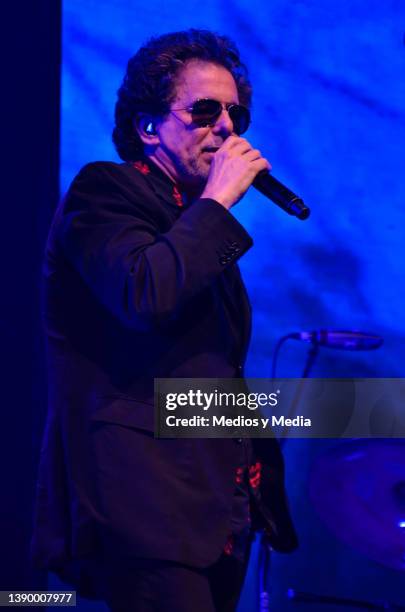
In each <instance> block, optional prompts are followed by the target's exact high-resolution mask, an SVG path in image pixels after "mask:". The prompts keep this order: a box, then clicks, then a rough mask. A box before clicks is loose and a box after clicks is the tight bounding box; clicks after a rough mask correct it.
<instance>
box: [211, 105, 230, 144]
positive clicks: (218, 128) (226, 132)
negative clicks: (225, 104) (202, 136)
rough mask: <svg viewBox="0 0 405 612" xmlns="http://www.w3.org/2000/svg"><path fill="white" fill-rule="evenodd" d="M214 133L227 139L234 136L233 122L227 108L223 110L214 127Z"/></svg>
mask: <svg viewBox="0 0 405 612" xmlns="http://www.w3.org/2000/svg"><path fill="white" fill-rule="evenodd" d="M212 131H213V132H214V133H215V134H220V135H221V136H225V137H228V136H230V135H231V134H233V121H232V119H231V118H230V116H229V113H228V111H227V110H226V108H223V109H222V112H221V114H220V115H219V117H218V119H217V120H216V122H215V123H214V125H213V126H212Z"/></svg>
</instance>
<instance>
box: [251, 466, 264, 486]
mask: <svg viewBox="0 0 405 612" xmlns="http://www.w3.org/2000/svg"><path fill="white" fill-rule="evenodd" d="M261 475H262V464H261V463H260V462H259V461H257V462H256V463H255V464H254V465H251V466H250V467H249V482H250V486H251V487H252V489H257V487H258V486H259V485H260V478H261Z"/></svg>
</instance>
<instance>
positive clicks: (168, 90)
mask: <svg viewBox="0 0 405 612" xmlns="http://www.w3.org/2000/svg"><path fill="white" fill-rule="evenodd" d="M192 59H197V60H201V61H206V62H212V63H214V64H219V65H220V66H224V68H226V69H227V70H229V72H230V73H231V74H232V76H233V78H234V79H235V83H236V86H237V89H238V94H239V100H240V103H241V104H244V105H245V106H248V107H249V106H250V103H251V96H252V88H251V85H250V82H249V78H248V74H247V69H246V67H245V65H244V64H243V63H242V62H241V60H240V56H239V51H238V49H237V47H236V45H235V44H234V43H233V42H232V41H231V40H230V39H229V38H227V37H226V36H220V35H219V34H215V33H214V32H210V31H208V30H196V29H190V30H185V31H183V32H172V33H170V34H164V35H163V36H159V37H157V38H151V39H150V40H149V41H148V42H147V43H146V44H145V45H144V46H143V47H141V48H140V49H139V51H138V52H137V53H135V55H134V56H133V57H131V59H130V60H129V62H128V66H127V72H126V74H125V77H124V80H123V83H122V85H121V87H120V88H119V90H118V100H117V103H116V105H115V126H114V131H113V142H114V144H115V147H116V149H117V151H118V155H119V156H120V157H121V159H123V160H125V161H133V160H135V159H137V158H138V157H139V156H140V154H142V151H143V143H142V141H141V139H140V138H139V136H138V134H137V133H136V129H135V127H134V118H135V117H136V115H137V113H139V112H147V113H150V114H151V115H155V116H160V117H164V116H165V115H167V113H168V112H169V110H170V104H171V102H172V101H173V99H174V98H175V94H176V92H175V85H176V77H177V75H178V73H179V72H180V71H181V69H182V68H183V67H184V66H185V64H186V63H187V62H188V61H189V60H192Z"/></svg>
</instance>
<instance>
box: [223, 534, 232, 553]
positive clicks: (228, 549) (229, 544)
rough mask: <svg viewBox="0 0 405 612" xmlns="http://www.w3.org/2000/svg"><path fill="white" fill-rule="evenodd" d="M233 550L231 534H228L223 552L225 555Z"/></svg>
mask: <svg viewBox="0 0 405 612" xmlns="http://www.w3.org/2000/svg"><path fill="white" fill-rule="evenodd" d="M232 551H233V535H232V534H231V535H229V536H228V539H227V541H226V544H225V546H224V554H225V555H231V554H232Z"/></svg>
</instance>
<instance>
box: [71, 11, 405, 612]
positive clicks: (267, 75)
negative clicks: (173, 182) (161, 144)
mask: <svg viewBox="0 0 405 612" xmlns="http://www.w3.org/2000/svg"><path fill="white" fill-rule="evenodd" d="M401 13H402V15H401ZM404 13H405V11H404V4H403V3H401V2H399V1H396V0H386V1H385V2H377V1H375V0H368V1H367V2H364V0H350V1H349V0H342V1H341V2H332V1H331V0H326V1H323V0H296V1H290V2H285V1H283V0H272V1H271V2H266V1H265V0H250V1H249V2H248V1H247V0H233V2H232V3H225V2H221V1H220V0H205V1H204V2H203V3H200V2H195V1H194V0H191V1H189V2H187V3H185V2H180V1H179V0H166V1H165V2H164V3H160V2H156V1H154V0H151V1H149V2H145V3H144V2H139V1H138V0H114V1H113V0H98V1H97V2H96V1H95V0H94V1H93V0H66V2H65V4H64V14H63V77H62V133H61V137H62V149H61V158H62V164H61V187H62V191H65V190H66V188H67V187H68V185H69V183H70V181H71V180H72V178H73V176H74V175H75V174H76V172H77V171H78V170H79V168H80V167H81V166H82V165H83V164H85V163H87V162H88V161H93V160H100V159H113V160H118V157H117V155H116V153H115V151H114V148H113V145H112V142H111V131H112V127H113V109H114V104H115V97H116V90H117V89H118V86H119V85H120V82H121V80H122V77H123V74H124V71H125V66H126V62H127V60H128V58H129V56H130V55H132V54H133V53H134V52H135V51H136V50H137V48H138V47H139V46H140V45H141V44H142V42H144V41H145V40H146V39H147V38H149V37H150V36H152V35H156V34H160V33H163V32H167V31H172V30H179V29H185V28H189V27H206V28H209V29H213V30H216V31H218V32H220V33H225V34H228V35H229V36H231V37H232V38H233V39H235V40H236V42H237V43H238V46H239V48H240V51H241V54H242V57H243V58H244V60H245V62H246V64H247V65H248V67H249V69H250V75H251V80H252V83H253V87H254V98H253V123H252V126H251V128H250V130H249V131H248V133H247V135H246V136H247V138H248V139H249V140H250V141H251V142H252V143H254V144H255V146H257V147H258V148H260V149H261V151H262V152H263V154H264V155H265V156H266V157H268V159H269V160H270V161H271V163H272V165H273V173H274V175H275V176H276V177H277V178H279V179H280V180H281V181H283V182H285V184H286V185H288V186H289V187H290V188H292V189H293V190H295V191H296V192H297V193H298V194H300V195H301V196H302V197H303V198H304V200H305V202H306V203H308V204H309V205H310V207H311V208H312V215H311V217H310V219H309V220H308V221H307V222H304V223H303V222H300V221H298V220H296V219H293V218H292V217H289V216H288V215H286V214H285V213H284V212H282V211H281V210H280V209H278V208H277V207H276V206H274V205H273V204H271V203H269V202H268V201H267V200H265V199H264V198H263V197H262V196H261V195H259V194H257V193H256V192H253V191H249V193H248V195H247V196H246V197H245V199H244V200H243V201H242V202H241V203H240V204H239V205H238V206H237V207H235V209H234V212H235V215H236V216H237V217H238V219H239V220H240V221H241V222H242V223H243V225H244V226H245V227H246V228H247V230H248V231H249V232H250V234H251V235H252V237H253V238H254V242H255V247H254V248H253V249H251V251H250V252H249V253H248V254H247V255H246V256H245V257H244V258H243V259H242V261H241V268H242V272H243V275H244V278H245V281H246V285H247V287H248V291H249V294H250V296H251V301H252V306H253V312H254V325H253V335H252V342H251V349H250V353H249V358H248V367H247V374H248V375H250V376H255V377H259V376H269V375H270V362H271V354H272V351H273V348H274V346H275V343H276V341H277V340H278V339H279V338H280V337H281V336H283V335H284V334H287V333H289V332H291V331H297V330H307V329H308V330H312V329H318V328H337V329H359V330H363V331H370V332H374V333H376V334H380V335H381V336H383V338H384V345H383V347H382V348H381V349H379V350H378V351H375V352H364V353H363V352H361V353H348V352H339V351H331V350H330V349H324V350H322V351H321V353H320V355H319V357H318V359H317V362H316V364H315V368H314V370H313V375H316V376H333V377H339V376H360V377H362V376H364V377H381V376H387V377H396V376H404V366H403V358H404V342H405V333H404V328H405V325H404V324H405V309H404V280H405V276H404V272H403V269H404V265H403V262H404V242H405V232H404V224H403V203H404V201H405V197H404V196H405V193H404V188H403V175H404V166H403V142H404V133H405V125H404V124H405V113H404V98H405V96H404V79H403V76H404V74H405V70H404V68H405V66H404V63H405V62H404V46H403V31H402V25H403V17H404ZM307 348H308V347H307V345H303V344H301V343H296V342H293V341H291V342H290V343H287V345H285V347H284V349H283V351H282V354H281V357H280V361H279V365H278V374H279V375H280V376H299V375H300V374H301V372H302V368H303V365H304V362H305V357H306V353H307ZM325 444H326V443H325ZM328 444H329V446H330V445H331V442H329V443H328ZM326 447H327V445H326V446H325V445H324V446H322V444H321V443H319V442H318V443H316V444H314V443H311V444H309V443H308V442H301V443H294V444H292V443H289V444H288V446H287V447H286V455H287V466H288V476H289V481H290V487H289V488H290V491H291V500H292V509H293V513H294V515H295V518H296V520H297V521H298V524H299V529H300V535H301V540H302V547H301V549H300V551H299V552H297V553H295V554H294V555H292V556H289V557H281V556H274V559H273V562H272V573H271V585H272V603H271V607H270V609H271V610H274V611H275V610H277V611H278V610H282V611H283V610H289V609H290V608H291V609H295V608H296V607H297V606H298V605H299V604H295V605H294V604H293V603H289V602H288V601H287V600H286V599H285V597H284V595H285V591H286V589H287V588H288V587H290V586H293V587H295V588H298V589H301V590H309V591H315V592H322V593H325V594H332V595H340V596H347V597H358V598H363V599H384V598H385V599H389V598H392V599H393V600H394V601H395V600H396V601H399V598H400V597H402V598H403V593H402V595H401V593H400V578H401V576H402V575H400V574H399V573H395V572H394V571H391V570H388V569H384V568H382V567H380V566H378V565H377V564H375V563H373V562H371V561H367V560H366V559H365V558H364V557H362V556H360V554H359V553H356V552H354V551H352V550H351V549H348V548H346V547H344V546H343V545H341V544H339V543H338V542H336V541H334V540H333V539H332V536H330V535H329V534H328V532H327V530H326V528H324V527H323V526H322V525H321V524H320V523H319V521H318V519H317V517H316V515H315V512H314V510H313V508H312V507H311V505H310V503H309V501H308V498H307V493H306V491H307V481H308V473H309V470H310V467H311V462H312V461H313V460H314V457H316V456H317V455H318V454H320V453H322V452H323V450H324V448H326ZM255 562H256V559H255V558H254V559H253V562H252V564H251V568H250V574H249V581H248V584H247V588H246V590H245V594H244V598H243V602H242V604H241V607H240V609H241V611H242V610H254V609H255V607H254V605H255V604H253V603H252V602H253V601H254V600H255V598H256V597H257V585H256V577H255V569H256V568H255ZM82 605H83V606H85V605H87V604H82ZM83 609H84V608H83ZM89 609H90V608H89ZM97 609H99V608H97ZM306 609H307V610H308V609H310V608H308V607H306ZM313 609H314V610H316V609H317V608H315V607H314V608H313ZM334 609H335V608H332V607H330V610H331V612H333V610H334ZM336 610H337V608H336Z"/></svg>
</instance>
